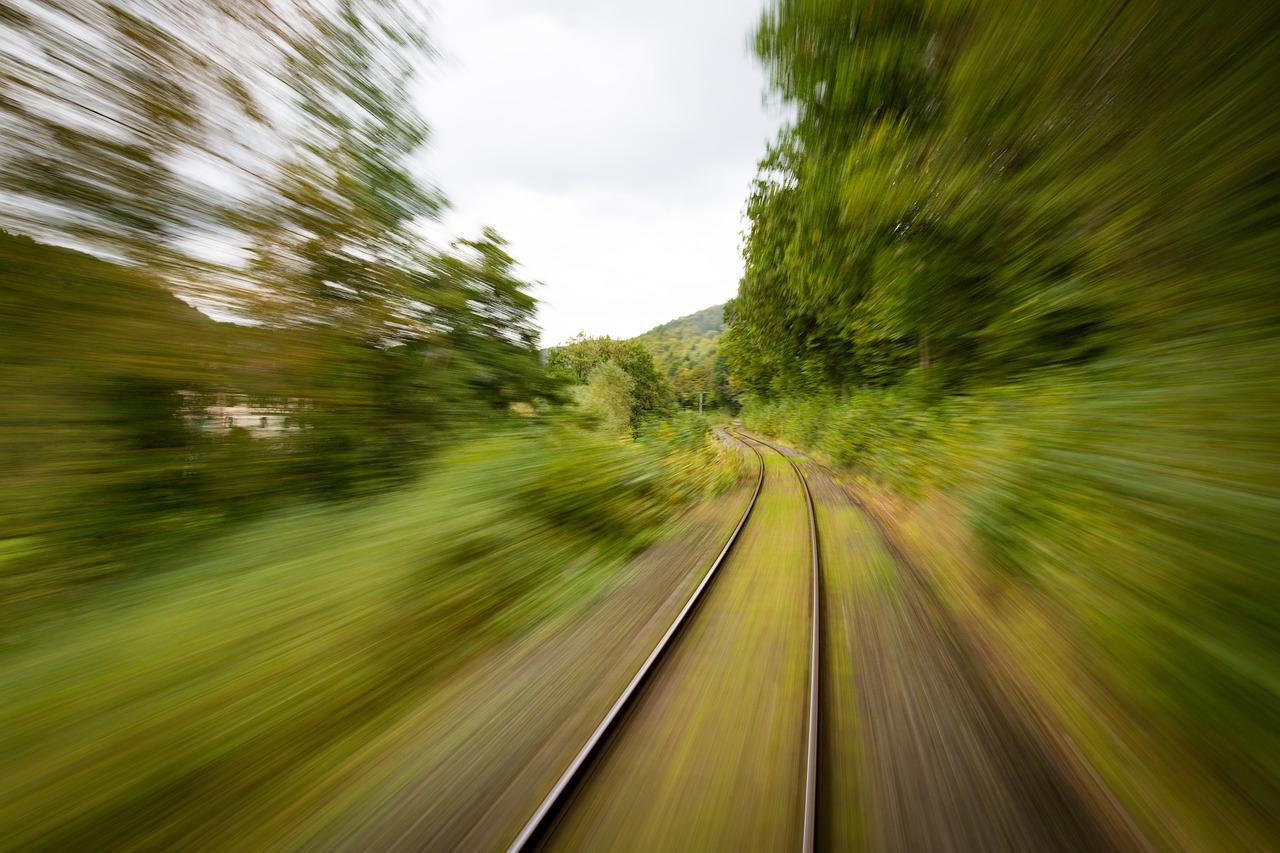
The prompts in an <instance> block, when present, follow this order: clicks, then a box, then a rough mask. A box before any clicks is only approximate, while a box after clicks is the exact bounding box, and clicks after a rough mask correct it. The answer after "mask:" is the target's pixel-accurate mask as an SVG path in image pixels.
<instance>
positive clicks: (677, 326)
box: [636, 305, 737, 409]
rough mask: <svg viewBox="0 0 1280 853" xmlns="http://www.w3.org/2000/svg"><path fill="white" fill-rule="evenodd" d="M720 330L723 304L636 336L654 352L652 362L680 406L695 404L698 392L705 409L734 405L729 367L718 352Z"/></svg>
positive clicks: (693, 406) (731, 406) (722, 323)
mask: <svg viewBox="0 0 1280 853" xmlns="http://www.w3.org/2000/svg"><path fill="white" fill-rule="evenodd" d="M723 331H724V306H723V305H713V306H711V307H710V308H704V309H702V310H701V311H697V312H695V313H693V314H690V315H688V316H687V317H680V318H678V319H675V320H672V321H670V322H668V323H663V324H662V325H661V326H655V327H654V328H652V329H650V330H649V331H647V332H645V333H644V334H643V335H640V336H638V337H637V338H636V340H638V341H640V342H641V343H643V344H644V345H645V346H646V347H647V348H648V349H649V351H650V352H652V353H653V359H654V363H655V364H656V365H657V367H658V370H659V372H661V373H662V374H663V375H664V376H666V377H667V382H668V383H669V384H670V385H671V391H672V393H673V394H674V395H675V400H676V404H677V405H679V406H680V407H681V408H695V407H697V405H698V393H699V392H702V394H703V406H704V408H721V407H727V408H731V409H732V408H735V407H736V405H737V401H736V399H735V396H734V394H733V393H732V391H731V390H730V387H729V374H728V368H727V367H726V366H725V364H724V360H723V359H722V358H721V357H720V352H719V340H720V335H721V333H722V332H723Z"/></svg>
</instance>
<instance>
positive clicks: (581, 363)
mask: <svg viewBox="0 0 1280 853" xmlns="http://www.w3.org/2000/svg"><path fill="white" fill-rule="evenodd" d="M605 362H613V363H614V364H615V365H617V366H618V367H619V368H621V369H622V370H623V371H624V372H626V374H627V375H628V376H629V377H631V381H632V389H631V417H630V421H631V426H632V427H633V428H634V427H636V426H639V424H640V422H641V421H642V420H644V419H645V418H646V417H648V416H650V415H653V414H660V413H663V412H666V411H668V410H669V409H670V408H671V403H672V399H671V388H670V386H669V385H668V383H667V380H666V378H665V377H664V376H663V375H662V374H661V373H659V372H658V369H657V366H656V365H655V364H654V361H653V355H652V354H651V353H650V352H649V350H648V349H646V348H645V346H644V344H642V343H640V342H639V341H636V340H629V341H619V340H614V339H613V338H608V337H600V338H588V337H586V336H584V335H579V336H578V337H576V338H574V339H573V340H571V341H569V342H568V343H567V344H565V345H564V346H559V347H553V348H551V349H550V350H548V351H547V358H546V369H547V373H548V374H549V375H551V376H553V377H556V378H558V379H560V380H561V381H564V382H568V383H570V384H573V385H583V384H586V383H587V382H589V381H590V378H591V373H592V371H594V370H595V368H596V367H597V366H599V365H601V364H603V363H605Z"/></svg>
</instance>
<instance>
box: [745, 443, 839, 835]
mask: <svg viewBox="0 0 1280 853" xmlns="http://www.w3.org/2000/svg"><path fill="white" fill-rule="evenodd" d="M740 437H741V438H749V439H750V440H752V441H758V442H760V443H761V444H763V445H764V446H765V447H768V448H769V449H771V450H773V452H774V453H777V454H778V455H779V456H781V457H782V458H783V459H785V460H787V462H789V463H790V464H791V470H792V471H795V472H796V476H797V477H799V478H800V485H801V486H803V487H804V502H805V506H806V507H807V508H808V510H809V552H810V568H811V570H812V579H811V581H810V587H811V590H812V600H811V603H810V607H811V608H812V611H813V620H812V622H813V626H812V629H811V633H810V635H809V714H808V718H809V719H808V725H807V731H806V738H807V741H808V743H807V744H806V746H807V752H806V760H805V773H804V830H803V832H804V835H803V837H802V838H801V840H800V849H801V850H802V851H803V853H813V849H814V845H815V843H816V836H817V818H818V702H819V694H818V675H819V672H818V666H819V663H820V659H819V648H820V645H821V643H820V637H821V634H820V631H819V624H818V615H819V603H820V600H821V595H820V592H821V587H822V568H821V565H820V562H819V556H818V553H819V552H818V517H817V514H816V513H815V512H814V509H813V495H812V494H810V492H809V480H808V478H807V477H805V475H804V472H803V471H802V470H800V466H799V465H797V464H796V461H795V460H794V459H792V458H791V457H790V456H788V455H787V454H785V453H783V452H782V450H781V449H780V448H778V447H777V446H775V445H774V444H772V443H770V442H768V441H765V440H764V439H762V438H756V437H755V436H740Z"/></svg>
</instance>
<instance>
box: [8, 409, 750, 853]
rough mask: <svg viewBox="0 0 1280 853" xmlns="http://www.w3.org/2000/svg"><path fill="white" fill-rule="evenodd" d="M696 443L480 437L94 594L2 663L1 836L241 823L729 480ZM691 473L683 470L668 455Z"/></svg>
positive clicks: (129, 832) (120, 834)
mask: <svg viewBox="0 0 1280 853" xmlns="http://www.w3.org/2000/svg"><path fill="white" fill-rule="evenodd" d="M686 443H687V446H684V447H675V450H674V451H673V450H671V448H670V447H663V448H661V449H658V448H656V446H655V445H653V444H652V443H650V444H647V445H641V444H631V443H620V442H612V441H604V440H600V439H596V438H592V437H589V436H585V435H582V434H578V433H568V432H561V431H558V430H554V429H548V430H527V431H523V432H519V433H515V434H510V435H504V436H498V437H490V438H486V439H481V440H476V441H473V442H470V443H467V444H465V445H462V446H460V447H459V448H458V449H457V450H455V451H453V452H452V453H449V454H447V455H446V456H445V457H444V458H443V459H441V460H439V461H438V462H437V463H436V464H435V465H434V466H433V473H431V474H430V475H429V476H428V477H426V478H425V479H423V480H421V481H420V482H418V483H416V484H415V485H413V486H412V487H409V488H406V489H403V490H401V491H398V492H396V493H392V494H388V495H385V496H383V497H380V498H378V499H376V500H372V501H367V502H364V503H361V504H348V505H346V506H340V507H335V506H332V505H330V506H327V507H313V508H301V509H296V510H294V511H292V512H289V513H283V514H277V515H274V516H272V517H269V518H266V519H263V520H261V521H259V522H257V523H254V524H252V525H248V526H245V527H243V528H241V529H239V530H238V531H236V532H235V533H234V534H232V535H229V536H227V537H225V538H223V539H220V540H215V541H214V542H212V543H206V545H205V546H204V547H202V549H201V551H200V552H199V553H197V554H190V555H187V554H174V555H173V559H174V561H175V563H177V564H178V565H177V566H176V567H175V568H174V569H173V570H171V571H168V572H165V573H164V574H162V575H159V576H156V577H152V578H150V579H148V580H143V581H133V582H128V583H125V584H121V585H118V586H115V587H112V588H110V589H108V588H103V589H101V590H100V591H99V593H98V594H99V596H100V597H99V598H98V599H97V600H96V606H95V607H93V608H84V610H85V611H90V610H91V611H92V612H82V613H79V614H78V615H72V616H66V617H62V618H56V619H53V620H49V621H45V622H42V623H38V624H31V625H29V626H28V627H27V628H26V629H25V631H24V634H23V635H22V636H21V637H18V638H16V640H15V642H13V643H12V644H10V645H9V646H8V647H7V648H6V649H5V650H4V652H3V657H0V678H2V680H3V683H4V695H5V702H4V705H3V707H2V708H0V754H3V755H4V756H5V758H4V763H3V767H2V768H0V769H2V770H3V773H0V803H3V805H2V806H0V836H3V837H4V838H5V839H6V840H7V843H10V844H13V845H14V846H17V847H22V846H26V845H29V844H33V843H36V842H39V843H42V844H45V845H48V846H51V847H65V846H72V847H74V846H83V845H84V844H91V845H92V846H95V847H103V846H114V845H126V844H127V845H144V846H145V845H146V844H147V843H148V842H149V841H150V842H152V843H156V842H158V840H159V838H158V836H157V835H156V833H157V832H158V831H159V830H158V829H157V828H158V827H161V826H164V825H171V824H172V822H173V820H174V816H175V815H180V816H181V820H182V822H183V823H184V824H186V825H188V826H190V827H200V826H208V825H210V823H211V822H212V823H213V824H215V825H216V824H218V823H219V822H227V821H235V820H236V819H237V817H236V816H237V814H239V813H242V812H243V810H244V809H245V808H246V806H247V804H250V803H252V802H254V801H257V800H260V799H262V798H265V797H269V796H273V795H277V794H279V792H280V788H281V787H282V786H298V787H306V786H308V785H310V784H312V783H314V782H315V781H316V779H318V778H320V777H321V776H323V774H324V773H325V772H326V771H325V768H326V766H327V765H329V764H330V763H331V761H332V760H334V759H335V758H337V757H340V756H343V755H347V754H349V753H350V752H351V751H353V750H357V749H359V745H360V744H361V743H362V742H365V741H366V740H367V739H368V737H369V735H370V733H372V732H375V731H377V730H379V729H380V728H381V726H383V725H385V722H386V720H387V719H389V718H390V717H392V716H394V715H395V714H397V713H399V712H402V711H403V709H405V708H406V707H409V706H411V705H412V704H413V703H415V702H418V701H421V699H422V698H423V697H424V696H427V695H429V694H430V693H431V691H432V690H433V689H435V688H436V687H437V686H438V685H439V684H440V683H441V679H443V678H444V677H445V676H446V675H447V673H448V672H449V671H450V670H451V668H452V667H453V666H456V665H457V664H458V663H459V662H460V661H462V660H464V659H466V658H467V657H468V656H469V655H472V654H475V653H477V652H478V651H480V650H482V649H484V648H486V647H488V646H491V645H492V644H493V643H495V642H497V641H498V640H499V639H501V638H503V637H506V636H510V635H511V634H512V633H513V632H517V631H520V630H523V629H526V628H528V627H529V626H531V625H533V624H535V623H536V622H538V621H539V620H540V619H542V618H544V617H546V616H547V615H549V614H551V613H554V612H557V611H559V610H561V609H563V608H564V607H566V606H568V605H569V604H570V603H574V602H579V601H581V600H582V599H583V598H584V597H585V596H588V595H590V594H591V593H592V591H593V590H595V589H598V588H599V587H600V585H601V584H603V583H605V582H607V580H608V578H609V577H610V575H611V573H612V572H613V571H614V570H615V569H616V568H617V567H618V566H619V565H621V563H622V561H623V560H624V559H625V558H626V557H627V556H628V555H629V554H630V553H632V552H633V551H634V550H635V549H636V548H637V547H638V546H639V545H641V544H642V543H644V542H645V541H647V540H648V539H649V538H650V537H652V535H653V534H654V532H655V530H657V529H658V526H659V523H660V522H661V521H662V520H664V519H665V518H666V517H667V516H668V513H669V512H670V511H671V510H672V509H673V508H674V507H676V506H677V505H679V504H680V503H681V502H682V501H685V500H687V499H688V498H689V497H690V496H691V495H694V494H698V493H701V492H703V491H706V490H711V489H714V488H716V487H717V485H718V484H722V483H725V482H728V481H731V480H732V479H733V476H734V471H735V469H734V467H733V463H730V462H728V461H726V462H725V465H724V466H723V467H722V466H718V465H715V464H706V463H714V462H715V458H714V455H715V451H714V450H705V451H703V450H699V449H698V445H697V442H696V441H695V439H694V433H692V432H691V433H690V435H689V436H688V437H687V442H686ZM672 446H674V445H672ZM682 457H683V458H685V459H686V464H682V465H677V466H676V469H678V470H684V472H685V473H684V475H683V476H675V475H673V473H672V469H671V466H670V463H665V462H664V460H668V459H676V458H682ZM694 457H698V458H700V459H702V461H703V463H704V464H703V465H702V466H700V467H698V466H693V465H692V463H689V462H688V460H689V459H692V458H694ZM664 464H665V465H666V468H665V470H664Z"/></svg>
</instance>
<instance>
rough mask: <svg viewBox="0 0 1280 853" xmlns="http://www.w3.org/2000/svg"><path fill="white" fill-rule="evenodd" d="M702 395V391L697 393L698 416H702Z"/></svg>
mask: <svg viewBox="0 0 1280 853" xmlns="http://www.w3.org/2000/svg"><path fill="white" fill-rule="evenodd" d="M703 393H705V392H703V391H699V392H698V414H702V395H703Z"/></svg>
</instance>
